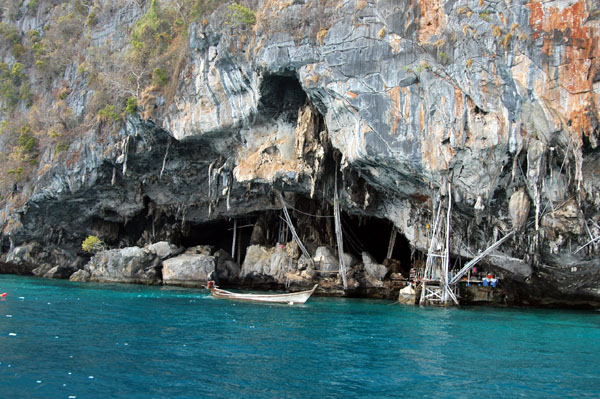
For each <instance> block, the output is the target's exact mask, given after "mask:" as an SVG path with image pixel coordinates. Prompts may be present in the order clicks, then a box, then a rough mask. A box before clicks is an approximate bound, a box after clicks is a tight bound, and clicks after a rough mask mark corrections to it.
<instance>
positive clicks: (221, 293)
mask: <svg viewBox="0 0 600 399" xmlns="http://www.w3.org/2000/svg"><path fill="white" fill-rule="evenodd" d="M318 286H319V284H315V286H314V287H313V288H312V289H311V290H308V291H300V292H291V293H289V294H242V293H238V292H230V291H225V290H222V289H220V288H218V287H217V286H215V282H214V281H209V282H208V284H207V285H206V288H208V289H209V290H210V293H211V294H212V296H214V297H215V298H221V299H234V300H239V301H252V302H269V303H287V304H290V305H293V304H301V303H305V302H306V301H308V298H310V296H311V295H312V294H313V293H314V292H315V290H316V289H317V287H318Z"/></svg>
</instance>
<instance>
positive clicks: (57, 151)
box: [54, 142, 71, 154]
mask: <svg viewBox="0 0 600 399" xmlns="http://www.w3.org/2000/svg"><path fill="white" fill-rule="evenodd" d="M70 145H71V144H70V143H67V142H64V143H58V144H56V147H54V153H55V154H60V153H61V152H63V151H67V150H68V149H69V146H70Z"/></svg>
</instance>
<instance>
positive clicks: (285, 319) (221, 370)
mask: <svg viewBox="0 0 600 399" xmlns="http://www.w3.org/2000/svg"><path fill="white" fill-rule="evenodd" d="M2 292H6V293H7V296H6V297H5V298H4V299H3V300H0V397H1V398H3V399H5V398H17V399H26V398H65V399H68V398H71V399H75V398H77V399H84V398H107V399H108V398H127V399H133V398H319V399H326V398H345V399H347V398H402V397H405V398H514V397H527V398H533V397H537V398H565V397H572V398H584V397H590V398H599V397H600V312H595V311H563V310H538V309H496V308H488V307H486V308H483V307H481V308H479V307H477V308H460V309H455V308H451V309H439V308H418V307H412V306H406V305H397V304H394V303H392V302H388V301H375V300H356V299H333V298H318V297H316V298H315V297H313V298H311V299H310V300H309V302H307V303H306V304H305V305H301V306H298V305H294V306H289V305H265V304H252V303H242V302H239V303H237V302H230V301H226V300H220V299H213V298H212V297H211V296H210V295H209V292H208V291H206V290H190V289H180V288H162V287H144V286H135V285H112V284H110V285H109V284H89V283H88V284H85V283H71V282H68V281H56V280H46V279H36V278H26V277H16V276H8V275H0V293H2Z"/></svg>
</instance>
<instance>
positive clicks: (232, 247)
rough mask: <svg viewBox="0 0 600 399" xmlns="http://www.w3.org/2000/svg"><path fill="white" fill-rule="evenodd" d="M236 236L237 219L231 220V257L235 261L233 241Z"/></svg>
mask: <svg viewBox="0 0 600 399" xmlns="http://www.w3.org/2000/svg"><path fill="white" fill-rule="evenodd" d="M236 236H237V219H233V241H232V242H231V257H232V258H233V259H235V240H236V238H237V237H236Z"/></svg>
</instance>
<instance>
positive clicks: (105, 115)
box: [98, 104, 121, 122]
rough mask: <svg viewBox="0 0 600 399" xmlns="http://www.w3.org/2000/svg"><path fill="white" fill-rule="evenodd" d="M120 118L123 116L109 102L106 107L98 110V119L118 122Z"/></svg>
mask: <svg viewBox="0 0 600 399" xmlns="http://www.w3.org/2000/svg"><path fill="white" fill-rule="evenodd" d="M119 119H121V117H120V116H119V114H118V113H117V112H116V110H115V106H114V105H108V104H107V105H106V106H105V107H104V108H102V109H101V110H99V111H98V120H99V121H101V122H108V121H111V120H112V121H113V122H116V121H118V120H119Z"/></svg>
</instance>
